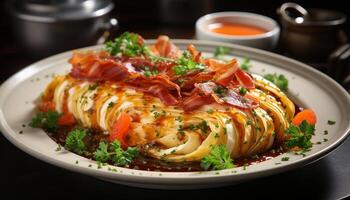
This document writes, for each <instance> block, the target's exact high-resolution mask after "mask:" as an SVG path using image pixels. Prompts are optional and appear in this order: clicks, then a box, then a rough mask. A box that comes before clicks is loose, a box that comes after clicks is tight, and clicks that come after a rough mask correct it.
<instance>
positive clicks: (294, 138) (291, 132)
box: [285, 120, 315, 150]
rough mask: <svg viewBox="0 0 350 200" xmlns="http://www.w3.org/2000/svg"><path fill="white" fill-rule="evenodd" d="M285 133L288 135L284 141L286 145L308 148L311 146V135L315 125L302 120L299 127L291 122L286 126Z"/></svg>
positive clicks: (313, 132)
mask: <svg viewBox="0 0 350 200" xmlns="http://www.w3.org/2000/svg"><path fill="white" fill-rule="evenodd" d="M286 134H287V135H288V136H289V139H288V140H287V141H285V144H286V145H287V147H289V148H292V147H299V148H302V149H304V150H308V149H310V148H311V147H312V142H311V137H312V135H314V134H315V126H314V125H310V124H309V123H308V122H307V121H306V120H303V121H302V122H301V124H300V125H299V127H298V126H295V125H294V124H291V125H290V126H289V127H288V128H287V130H286Z"/></svg>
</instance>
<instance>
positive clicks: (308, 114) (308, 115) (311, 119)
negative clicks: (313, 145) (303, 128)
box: [292, 109, 317, 126]
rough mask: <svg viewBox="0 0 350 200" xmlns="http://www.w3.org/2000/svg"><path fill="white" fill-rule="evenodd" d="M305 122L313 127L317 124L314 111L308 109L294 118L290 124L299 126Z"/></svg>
mask: <svg viewBox="0 0 350 200" xmlns="http://www.w3.org/2000/svg"><path fill="white" fill-rule="evenodd" d="M304 120H306V121H307V123H309V124H311V125H315V124H316V122H317V117H316V114H315V112H314V111H312V110H310V109H305V110H303V111H301V112H299V113H298V114H297V115H295V116H294V118H293V120H292V124H294V125H296V126H299V125H300V124H301V122H302V121H304Z"/></svg>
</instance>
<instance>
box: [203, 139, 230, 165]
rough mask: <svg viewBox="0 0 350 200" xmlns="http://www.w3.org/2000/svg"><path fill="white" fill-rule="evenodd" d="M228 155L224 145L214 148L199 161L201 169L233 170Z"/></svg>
mask: <svg viewBox="0 0 350 200" xmlns="http://www.w3.org/2000/svg"><path fill="white" fill-rule="evenodd" d="M232 162H233V161H232V159H231V157H230V153H229V152H228V151H227V149H226V146H225V145H219V146H214V147H213V148H212V150H211V152H210V154H209V155H207V156H205V157H204V158H203V159H202V160H201V167H202V168H203V169H204V170H221V169H229V168H233V167H234V165H233V163H232Z"/></svg>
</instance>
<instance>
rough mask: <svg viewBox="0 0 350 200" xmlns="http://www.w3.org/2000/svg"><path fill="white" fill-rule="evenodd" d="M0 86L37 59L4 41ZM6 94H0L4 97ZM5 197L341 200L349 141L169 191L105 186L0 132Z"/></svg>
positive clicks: (347, 186) (349, 180) (186, 32)
mask: <svg viewBox="0 0 350 200" xmlns="http://www.w3.org/2000/svg"><path fill="white" fill-rule="evenodd" d="M133 31H135V32H138V33H140V34H141V35H144V36H145V38H154V37H156V36H157V35H158V34H168V35H169V36H171V37H173V38H192V37H193V29H192V27H188V28H184V27H163V28H161V29H160V28H158V29H157V28H152V27H151V28H150V27H148V28H142V27H141V28H139V29H134V30H133ZM0 43H1V48H0V55H1V59H0V72H1V73H0V83H2V82H4V81H5V80H6V79H7V78H8V77H10V76H11V75H12V74H14V73H15V72H17V71H18V70H20V69H21V68H23V67H25V66H26V65H28V64H30V63H32V62H34V61H36V59H33V58H30V57H27V56H25V55H24V54H23V53H22V52H21V50H20V48H19V47H17V46H16V45H15V44H14V43H13V42H12V41H11V40H7V39H6V38H0ZM0 95H1V94H0ZM0 158H1V164H0V173H1V176H0V177H1V179H2V180H1V181H0V185H1V187H0V188H1V189H0V191H1V193H2V194H4V193H9V194H11V197H13V198H15V197H16V196H20V195H23V194H25V195H26V197H27V199H28V198H32V197H36V198H38V197H39V198H45V199H49V198H50V197H57V196H60V197H62V198H69V199H73V198H80V197H83V196H86V197H96V198H101V197H102V198H106V197H109V196H111V197H114V198H115V199H125V198H127V197H128V198H130V199H136V198H138V197H141V198H143V199H149V198H153V199H167V198H184V197H192V198H194V197H195V198H198V199H200V198H205V199H207V198H216V197H218V195H219V196H222V195H229V196H232V198H236V197H244V196H245V197H249V198H254V199H255V198H261V199H266V198H271V197H272V198H287V199H289V198H291V199H292V198H293V199H297V198H299V199H300V198H301V199H306V198H311V199H339V198H344V197H347V196H349V195H350V138H348V139H347V140H346V141H345V142H344V143H343V145H341V146H340V147H339V148H337V149H336V150H334V151H333V152H332V153H330V154H329V155H328V156H327V157H325V158H323V159H322V160H319V161H317V162H315V163H313V164H310V165H307V166H305V167H302V168H299V169H296V170H293V171H289V172H285V173H282V174H278V175H274V176H270V177H266V178H261V179H257V180H253V181H249V182H246V183H242V184H239V185H232V186H228V187H222V188H216V189H204V190H189V191H164V190H159V191H158V190H157V191H156V190H148V189H139V188H132V187H127V186H122V185H117V184H111V183H106V182H103V181H100V180H97V179H95V178H92V177H89V176H85V175H81V174H78V173H74V172H70V171H67V170H64V169H61V168H58V167H55V166H52V165H49V164H46V163H44V162H42V161H39V160H37V159H35V158H33V157H31V156H29V155H27V154H26V153H24V152H22V151H21V150H19V149H17V148H16V147H15V146H14V145H12V144H11V143H10V142H9V141H7V140H6V138H4V136H2V134H0Z"/></svg>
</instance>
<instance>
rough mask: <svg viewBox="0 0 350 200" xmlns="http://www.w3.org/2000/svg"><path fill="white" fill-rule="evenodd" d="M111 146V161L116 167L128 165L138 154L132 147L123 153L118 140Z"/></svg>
mask: <svg viewBox="0 0 350 200" xmlns="http://www.w3.org/2000/svg"><path fill="white" fill-rule="evenodd" d="M111 146H112V148H113V150H114V152H113V153H114V155H113V156H112V161H113V163H114V164H115V165H117V166H125V165H128V164H130V163H131V162H132V161H133V159H134V158H135V157H136V155H137V154H138V153H139V152H138V150H137V149H136V148H134V147H128V149H127V150H126V151H123V149H122V148H121V146H120V142H119V141H118V140H115V141H114V142H112V143H111Z"/></svg>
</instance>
